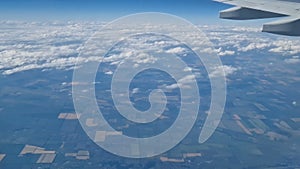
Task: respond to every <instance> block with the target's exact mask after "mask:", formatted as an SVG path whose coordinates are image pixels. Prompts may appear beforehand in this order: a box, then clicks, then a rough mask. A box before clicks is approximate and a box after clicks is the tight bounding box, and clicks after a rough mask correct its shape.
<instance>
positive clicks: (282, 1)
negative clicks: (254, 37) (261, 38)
mask: <svg viewBox="0 0 300 169" xmlns="http://www.w3.org/2000/svg"><path fill="white" fill-rule="evenodd" d="M214 1H217V2H221V3H225V4H230V5H234V6H236V7H233V8H230V9H227V10H223V11H221V12H220V18H223V19H234V20H248V19H263V18H275V17H284V18H282V19H280V20H278V21H275V22H270V23H266V24H264V26H263V30H262V31H263V32H269V33H275V34H280V35H289V36H300V0H214Z"/></svg>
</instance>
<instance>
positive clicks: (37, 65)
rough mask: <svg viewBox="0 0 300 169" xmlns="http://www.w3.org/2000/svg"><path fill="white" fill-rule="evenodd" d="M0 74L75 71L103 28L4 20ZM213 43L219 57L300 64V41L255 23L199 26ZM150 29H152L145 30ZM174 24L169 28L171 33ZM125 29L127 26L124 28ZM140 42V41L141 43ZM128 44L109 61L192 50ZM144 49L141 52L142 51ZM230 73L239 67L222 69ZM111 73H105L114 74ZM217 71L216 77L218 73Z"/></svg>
mask: <svg viewBox="0 0 300 169" xmlns="http://www.w3.org/2000/svg"><path fill="white" fill-rule="evenodd" d="M0 25H1V27H0V40H1V41H0V58H1V59H0V72H1V73H2V74H5V75H10V74H13V73H17V72H21V71H25V70H31V69H51V68H56V69H71V68H72V67H73V66H74V64H75V63H76V61H78V62H79V64H80V63H85V62H87V61H89V60H99V58H100V57H99V56H98V57H97V56H90V57H88V58H77V56H78V54H79V52H80V49H81V48H82V44H83V43H84V42H85V41H86V40H87V39H88V37H90V36H91V35H93V33H94V32H95V31H97V30H99V28H101V27H102V26H103V23H96V22H82V23H81V22H64V23H59V22H45V23H39V22H12V21H1V22H0ZM199 28H200V29H202V30H203V31H204V32H205V33H206V35H207V37H208V38H209V39H210V40H211V41H212V43H213V44H214V46H215V49H214V48H211V47H209V46H207V48H206V49H205V48H204V50H203V52H206V53H212V52H216V53H218V54H219V56H232V55H240V56H241V57H242V56H244V55H245V54H247V52H250V51H255V52H260V53H262V54H270V53H274V54H280V55H284V56H287V57H290V58H289V59H285V60H284V62H286V63H290V64H291V63H298V62H299V58H297V57H293V56H299V54H300V40H299V39H295V38H290V37H285V36H272V35H269V34H264V33H258V32H260V28H257V27H239V26H236V27H231V26H218V25H215V26H214V25H211V26H199ZM147 29H149V30H151V27H149V28H147ZM174 30H175V31H176V28H174V27H170V32H171V34H170V35H172V31H174ZM124 31H126V30H124ZM194 34H195V33H194V32H184V33H183V34H182V36H187V37H192V38H194V39H193V42H194V44H203V45H207V44H204V43H205V41H203V40H202V39H201V38H196V37H194ZM137 42H139V43H137ZM126 44H130V45H127V46H123V47H120V48H119V49H117V50H119V53H118V52H116V53H113V54H111V55H109V56H108V57H106V58H105V59H104V61H105V62H109V63H110V64H111V65H114V64H119V63H120V61H121V60H122V59H124V58H126V57H131V56H134V57H132V58H133V60H134V65H133V66H139V65H140V64H144V63H154V62H155V61H156V59H155V57H153V56H151V55H149V54H147V53H148V51H162V50H164V51H166V52H168V53H175V54H185V53H186V52H187V51H188V50H187V49H186V48H184V46H182V44H181V43H180V42H177V41H174V40H170V39H168V38H161V37H160V38H158V37H155V36H153V37H152V36H147V37H141V36H139V37H138V36H137V37H135V38H131V39H130V40H128V41H127V43H126ZM142 51H143V52H142ZM224 69H225V70H226V71H227V73H228V74H230V73H231V72H232V71H233V72H234V71H235V69H234V68H232V67H226V66H225V67H224ZM110 73H111V72H106V74H110ZM217 74H218V73H217V71H216V72H215V73H214V75H217Z"/></svg>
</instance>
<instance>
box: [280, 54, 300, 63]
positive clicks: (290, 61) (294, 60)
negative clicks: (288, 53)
mask: <svg viewBox="0 0 300 169" xmlns="http://www.w3.org/2000/svg"><path fill="white" fill-rule="evenodd" d="M284 61H285V63H288V64H296V63H300V58H299V56H293V57H292V58H289V59H285V60H284Z"/></svg>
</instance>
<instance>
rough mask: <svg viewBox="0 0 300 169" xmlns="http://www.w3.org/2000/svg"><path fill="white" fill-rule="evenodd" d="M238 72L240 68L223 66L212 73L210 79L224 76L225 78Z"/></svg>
mask: <svg viewBox="0 0 300 169" xmlns="http://www.w3.org/2000/svg"><path fill="white" fill-rule="evenodd" d="M237 70H238V68H235V67H232V66H228V65H223V66H218V67H215V70H214V71H213V72H211V73H210V75H209V77H210V78H215V77H222V76H223V75H224V76H225V77H227V76H229V75H231V74H233V73H235V72H236V71H237Z"/></svg>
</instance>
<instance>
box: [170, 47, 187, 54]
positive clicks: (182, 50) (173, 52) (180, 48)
mask: <svg viewBox="0 0 300 169" xmlns="http://www.w3.org/2000/svg"><path fill="white" fill-rule="evenodd" d="M185 51H186V49H185V48H182V47H176V48H171V49H169V50H167V51H166V53H172V54H180V53H183V52H185Z"/></svg>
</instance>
